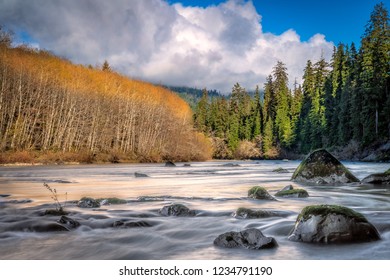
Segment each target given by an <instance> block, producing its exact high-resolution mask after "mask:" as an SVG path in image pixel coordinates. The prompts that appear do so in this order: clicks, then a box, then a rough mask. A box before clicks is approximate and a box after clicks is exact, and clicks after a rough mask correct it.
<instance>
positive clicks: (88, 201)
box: [77, 197, 100, 208]
mask: <svg viewBox="0 0 390 280" xmlns="http://www.w3.org/2000/svg"><path fill="white" fill-rule="evenodd" d="M77 206H78V207H80V208H99V207H100V203H99V202H98V201H97V200H96V199H93V198H90V197H83V198H82V199H80V200H79V202H78V203H77Z"/></svg>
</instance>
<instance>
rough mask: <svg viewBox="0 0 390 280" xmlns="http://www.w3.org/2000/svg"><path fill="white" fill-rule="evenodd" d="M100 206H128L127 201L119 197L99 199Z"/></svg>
mask: <svg viewBox="0 0 390 280" xmlns="http://www.w3.org/2000/svg"><path fill="white" fill-rule="evenodd" d="M96 201H97V202H99V204H100V205H109V204H126V203H127V200H124V199H120V198H117V197H109V198H98V199H97V200H96Z"/></svg>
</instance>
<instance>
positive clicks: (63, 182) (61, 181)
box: [53, 180, 72, 184]
mask: <svg viewBox="0 0 390 280" xmlns="http://www.w3.org/2000/svg"><path fill="white" fill-rule="evenodd" d="M53 182H54V183H59V184H71V183H72V182H71V181H68V180H54V181H53Z"/></svg>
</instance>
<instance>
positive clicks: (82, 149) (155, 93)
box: [0, 40, 210, 163]
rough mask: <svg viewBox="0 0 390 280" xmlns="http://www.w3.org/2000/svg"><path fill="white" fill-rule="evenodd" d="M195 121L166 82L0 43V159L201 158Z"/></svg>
mask: <svg viewBox="0 0 390 280" xmlns="http://www.w3.org/2000/svg"><path fill="white" fill-rule="evenodd" d="M3 41H4V40H3ZM192 127H193V126H192V111H191V109H190V107H189V106H188V105H187V103H186V102H184V101H183V100H182V99H181V98H179V97H178V96H177V95H176V94H174V93H172V92H171V91H170V90H168V89H165V88H162V87H158V86H154V85H151V84H148V83H145V82H142V81H137V80H131V79H128V78H126V77H124V76H121V75H119V74H117V73H115V72H112V71H102V70H100V69H92V68H88V67H85V66H81V65H74V64H72V63H71V62H69V61H67V60H65V59H61V58H59V57H56V56H54V55H52V54H50V53H49V52H46V51H41V50H34V49H30V48H26V47H17V48H12V47H11V46H10V44H9V43H7V42H5V43H4V42H3V43H1V44H0V151H1V155H0V162H3V163H4V162H36V161H38V162H53V161H54V162H63V161H81V162H95V161H111V162H118V161H124V160H126V161H163V160H176V161H179V160H180V161H187V160H203V159H206V158H208V157H209V154H210V151H209V146H208V143H207V140H206V139H205V138H204V137H203V135H202V134H200V133H196V132H194V131H193V128H192Z"/></svg>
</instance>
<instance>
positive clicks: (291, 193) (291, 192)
mask: <svg viewBox="0 0 390 280" xmlns="http://www.w3.org/2000/svg"><path fill="white" fill-rule="evenodd" d="M275 196H279V197H296V198H301V197H309V194H308V192H307V191H306V190H304V189H295V188H294V187H293V186H291V185H288V186H286V187H284V188H283V189H281V190H280V191H278V192H277V193H276V194H275Z"/></svg>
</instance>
